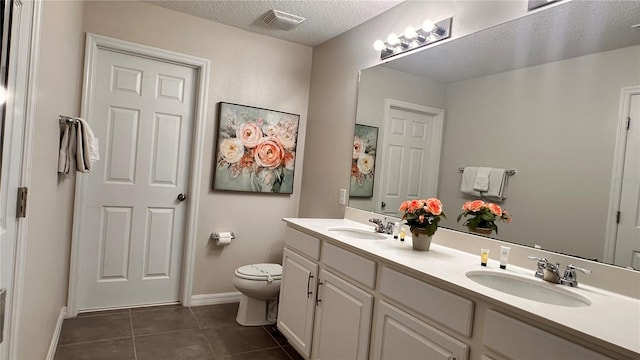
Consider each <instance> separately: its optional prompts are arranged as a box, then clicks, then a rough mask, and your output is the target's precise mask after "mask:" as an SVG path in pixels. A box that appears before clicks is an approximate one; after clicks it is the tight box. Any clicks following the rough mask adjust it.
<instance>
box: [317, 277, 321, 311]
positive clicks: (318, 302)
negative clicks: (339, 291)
mask: <svg viewBox="0 0 640 360" xmlns="http://www.w3.org/2000/svg"><path fill="white" fill-rule="evenodd" d="M320 285H322V281H318V287H317V288H316V294H317V295H316V306H318V305H319V304H320V302H321V301H322V299H320Z"/></svg>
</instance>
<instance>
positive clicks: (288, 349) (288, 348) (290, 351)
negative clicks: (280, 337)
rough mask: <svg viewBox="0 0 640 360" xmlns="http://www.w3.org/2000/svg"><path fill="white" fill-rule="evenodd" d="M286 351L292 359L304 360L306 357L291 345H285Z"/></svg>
mask: <svg viewBox="0 0 640 360" xmlns="http://www.w3.org/2000/svg"><path fill="white" fill-rule="evenodd" d="M282 349H284V352H286V353H287V354H288V355H289V357H290V358H291V359H292V360H304V357H303V356H302V355H300V353H298V351H297V350H296V349H294V348H293V346H291V345H287V346H283V347H282Z"/></svg>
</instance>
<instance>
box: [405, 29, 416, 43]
mask: <svg viewBox="0 0 640 360" xmlns="http://www.w3.org/2000/svg"><path fill="white" fill-rule="evenodd" d="M416 36H418V34H417V33H416V30H415V29H414V28H413V26H408V27H407V28H406V29H404V37H405V38H406V39H407V40H411V39H413V38H414V37H416Z"/></svg>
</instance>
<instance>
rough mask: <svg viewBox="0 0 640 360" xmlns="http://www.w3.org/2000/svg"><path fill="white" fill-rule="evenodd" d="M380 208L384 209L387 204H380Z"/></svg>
mask: <svg viewBox="0 0 640 360" xmlns="http://www.w3.org/2000/svg"><path fill="white" fill-rule="evenodd" d="M380 206H381V207H382V208H383V209H384V208H385V207H386V206H387V203H386V202H384V201H383V202H382V204H380Z"/></svg>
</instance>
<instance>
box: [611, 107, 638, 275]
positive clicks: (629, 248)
mask: <svg viewBox="0 0 640 360" xmlns="http://www.w3.org/2000/svg"><path fill="white" fill-rule="evenodd" d="M628 121H629V122H628V124H629V125H628V129H627V141H626V148H625V155H624V170H623V173H622V191H621V194H620V216H619V218H620V222H619V223H618V236H617V239H616V253H615V262H614V263H615V264H616V265H621V266H631V267H633V268H634V269H636V270H640V95H638V94H634V95H632V96H631V101H630V102H629V117H628Z"/></svg>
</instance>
